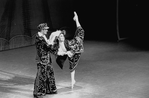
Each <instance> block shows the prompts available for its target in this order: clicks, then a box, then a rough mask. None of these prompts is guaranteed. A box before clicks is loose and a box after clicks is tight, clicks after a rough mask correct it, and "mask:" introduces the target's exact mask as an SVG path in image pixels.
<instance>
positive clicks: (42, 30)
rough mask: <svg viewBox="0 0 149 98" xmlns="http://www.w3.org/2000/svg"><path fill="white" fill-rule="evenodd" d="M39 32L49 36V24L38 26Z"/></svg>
mask: <svg viewBox="0 0 149 98" xmlns="http://www.w3.org/2000/svg"><path fill="white" fill-rule="evenodd" d="M37 28H38V30H39V32H41V33H43V34H47V32H48V29H49V27H48V26H47V23H41V24H39V25H38V26H37Z"/></svg>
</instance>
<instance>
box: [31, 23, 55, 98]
mask: <svg viewBox="0 0 149 98" xmlns="http://www.w3.org/2000/svg"><path fill="white" fill-rule="evenodd" d="M48 28H49V27H48V26H47V24H46V23H42V24H39V26H38V29H39V32H38V33H37V34H36V39H35V45H36V50H37V57H36V61H37V75H36V79H35V82H34V91H33V95H34V98H38V97H39V96H42V95H45V94H56V93H57V88H56V85H55V78H54V71H53V67H52V65H51V64H52V61H51V52H54V49H53V47H52V45H48V44H47V39H46V34H47V32H48Z"/></svg>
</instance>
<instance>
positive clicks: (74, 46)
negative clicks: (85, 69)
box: [56, 26, 84, 72]
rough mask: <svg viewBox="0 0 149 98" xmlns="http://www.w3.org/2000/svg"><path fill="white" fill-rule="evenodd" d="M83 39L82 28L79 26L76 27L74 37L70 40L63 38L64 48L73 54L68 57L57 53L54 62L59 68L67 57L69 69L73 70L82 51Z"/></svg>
mask: <svg viewBox="0 0 149 98" xmlns="http://www.w3.org/2000/svg"><path fill="white" fill-rule="evenodd" d="M83 40H84V30H83V28H82V27H81V26H79V27H77V30H76V32H75V36H74V38H73V39H72V40H65V42H64V45H65V47H66V50H67V51H71V53H72V54H73V56H72V57H68V56H67V55H64V56H60V55H58V56H57V58H56V62H57V64H58V65H59V66H60V68H61V69H63V65H64V62H65V60H66V59H67V57H68V60H69V65H70V67H69V69H70V71H71V72H72V71H73V70H75V68H76V66H77V64H78V62H79V59H80V56H81V53H82V52H83V51H84V47H83ZM57 48H58V45H57ZM57 50H58V49H57Z"/></svg>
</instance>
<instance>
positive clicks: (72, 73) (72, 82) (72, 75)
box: [71, 70, 76, 89]
mask: <svg viewBox="0 0 149 98" xmlns="http://www.w3.org/2000/svg"><path fill="white" fill-rule="evenodd" d="M75 83H76V81H75V70H73V71H72V72H71V89H73V87H74V84H75Z"/></svg>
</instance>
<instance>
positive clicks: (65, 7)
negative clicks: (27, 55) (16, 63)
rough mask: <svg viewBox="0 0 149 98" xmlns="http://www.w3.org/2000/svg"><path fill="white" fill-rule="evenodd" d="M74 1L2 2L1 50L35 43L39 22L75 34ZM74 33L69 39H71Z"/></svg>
mask: <svg viewBox="0 0 149 98" xmlns="http://www.w3.org/2000/svg"><path fill="white" fill-rule="evenodd" d="M73 3H74V1H73V0H0V50H7V49H13V48H18V47H23V46H28V45H33V44H34V38H35V34H36V33H37V32H38V31H37V26H38V24H39V23H43V22H46V23H48V26H49V27H50V29H49V33H50V32H52V31H54V30H56V29H60V28H62V27H66V28H67V29H68V31H70V32H71V31H72V30H73V29H72V28H73V27H74V22H73V20H72V19H73V10H74V8H73V7H74V6H73ZM71 35H73V34H71V33H68V34H67V37H71Z"/></svg>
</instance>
